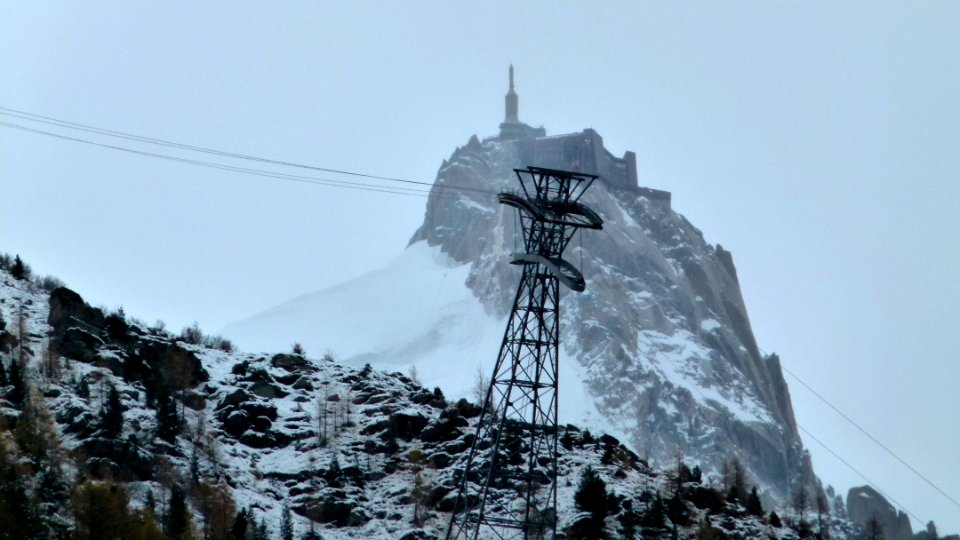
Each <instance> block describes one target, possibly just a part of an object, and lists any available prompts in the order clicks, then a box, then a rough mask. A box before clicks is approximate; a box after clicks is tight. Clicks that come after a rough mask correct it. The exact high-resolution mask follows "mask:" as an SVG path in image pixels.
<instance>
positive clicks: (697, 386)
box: [603, 228, 923, 523]
mask: <svg viewBox="0 0 960 540" xmlns="http://www.w3.org/2000/svg"><path fill="white" fill-rule="evenodd" d="M603 231H604V232H606V233H607V234H608V235H610V237H611V238H613V235H612V234H611V233H610V231H609V230H608V229H606V228H605V229H603ZM667 359H668V360H669V361H670V363H671V364H673V367H674V368H676V369H677V370H678V372H682V369H681V366H680V364H678V363H677V361H676V360H674V359H673V357H672V356H670V355H667ZM690 387H691V388H693V390H694V391H695V392H696V393H697V394H698V395H699V396H700V398H701V399H702V400H703V403H704V404H709V402H711V401H713V402H714V403H716V400H715V399H710V398H708V397H707V396H706V395H705V394H704V393H703V391H702V390H700V385H699V384H696V383H695V384H692V385H690ZM796 424H797V428H798V429H800V430H801V431H803V432H804V433H806V434H807V435H808V436H809V437H810V438H811V439H813V440H814V441H816V442H817V443H818V444H819V445H820V446H822V447H823V448H824V449H826V450H827V452H830V454H832V455H833V456H834V457H835V458H837V459H838V460H840V462H841V463H843V464H844V465H846V466H847V468H848V469H850V470H851V471H853V472H854V473H856V474H857V476H859V477H860V478H863V480H864V481H865V482H866V483H867V484H868V485H870V486H871V487H873V489H875V490H877V493H879V494H881V495H883V496H884V497H886V498H887V499H888V500H890V501H891V502H893V504H894V505H896V506H899V507H900V508H902V509H903V510H904V511H905V512H906V513H907V514H909V515H910V517H912V518H913V519H915V520H916V521H917V523H923V521H922V520H921V519H920V518H918V517H917V515H916V514H914V513H913V512H911V511H910V510H909V509H908V508H907V507H906V506H904V505H903V504H901V503H900V502H899V501H897V500H896V499H894V498H893V497H891V496H890V495H888V494H887V493H886V492H885V491H884V490H883V489H881V488H880V486H878V485H877V483H876V482H874V481H873V480H870V479H869V478H868V477H867V476H866V475H865V474H863V473H862V472H860V471H859V470H857V468H856V467H854V466H853V465H852V464H850V462H849V461H847V460H846V459H844V458H843V457H842V456H841V455H840V454H838V453H837V452H836V451H834V450H833V449H832V448H830V447H829V446H827V445H826V443H824V442H823V441H821V440H820V439H818V438H817V437H815V436H814V435H813V433H810V431H809V430H807V429H806V428H804V427H803V426H802V425H801V424H800V423H799V422H796ZM801 489H802V488H801Z"/></svg>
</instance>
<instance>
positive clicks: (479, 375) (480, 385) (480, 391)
mask: <svg viewBox="0 0 960 540" xmlns="http://www.w3.org/2000/svg"><path fill="white" fill-rule="evenodd" d="M489 386H490V384H489V383H488V382H487V377H486V375H484V374H483V369H482V368H481V367H480V366H479V365H478V366H477V372H476V374H474V376H473V402H474V403H476V404H477V405H480V406H481V407H484V406H486V403H485V401H486V399H487V390H488V387H489Z"/></svg>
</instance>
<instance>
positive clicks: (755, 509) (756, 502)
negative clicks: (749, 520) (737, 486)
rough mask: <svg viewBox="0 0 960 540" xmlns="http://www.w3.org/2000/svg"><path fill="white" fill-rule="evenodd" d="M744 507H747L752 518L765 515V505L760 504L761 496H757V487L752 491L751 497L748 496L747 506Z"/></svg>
mask: <svg viewBox="0 0 960 540" xmlns="http://www.w3.org/2000/svg"><path fill="white" fill-rule="evenodd" d="M744 506H746V507H747V512H748V513H749V514H750V515H751V516H762V515H763V504H761V503H760V495H759V494H757V486H753V489H751V490H750V495H747V504H746V505H744Z"/></svg>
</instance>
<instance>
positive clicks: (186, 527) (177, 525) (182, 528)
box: [164, 484, 190, 540]
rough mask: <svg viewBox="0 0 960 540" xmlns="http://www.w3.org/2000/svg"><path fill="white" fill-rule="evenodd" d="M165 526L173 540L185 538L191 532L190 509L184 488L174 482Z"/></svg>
mask: <svg viewBox="0 0 960 540" xmlns="http://www.w3.org/2000/svg"><path fill="white" fill-rule="evenodd" d="M165 522H166V523H165V525H166V527H164V528H165V529H166V533H167V536H168V537H170V539H171V540H184V539H186V538H187V537H188V536H189V532H190V511H189V509H188V508H187V501H186V496H185V495H184V493H183V488H181V487H180V486H179V485H177V484H174V485H173V486H172V487H171V488H170V506H169V508H168V509H167V516H166V520H165Z"/></svg>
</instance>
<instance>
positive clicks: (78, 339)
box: [56, 327, 103, 364]
mask: <svg viewBox="0 0 960 540" xmlns="http://www.w3.org/2000/svg"><path fill="white" fill-rule="evenodd" d="M102 346H103V340H102V339H100V338H99V337H97V336H95V335H93V334H91V333H90V332H87V331H86V330H83V329H81V328H77V327H72V328H67V329H66V330H65V331H64V333H63V335H62V337H61V338H60V340H59V342H58V344H57V347H56V348H57V351H59V353H60V354H61V355H63V356H65V357H67V358H71V359H73V360H79V361H80V362H85V363H88V364H89V363H90V362H93V360H94V359H95V358H96V356H97V351H98V350H99V349H100V347H102Z"/></svg>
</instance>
